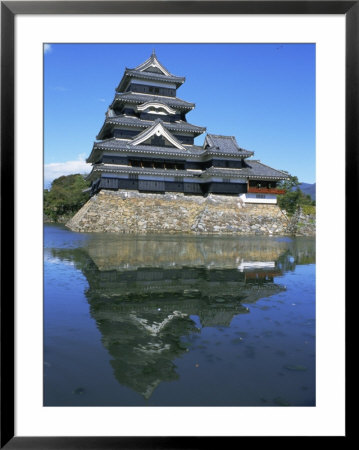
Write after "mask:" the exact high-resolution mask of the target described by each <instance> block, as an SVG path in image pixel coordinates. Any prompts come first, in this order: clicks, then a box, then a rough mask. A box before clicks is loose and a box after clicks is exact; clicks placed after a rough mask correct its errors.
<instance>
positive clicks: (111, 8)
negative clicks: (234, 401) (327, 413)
mask: <svg viewBox="0 0 359 450" xmlns="http://www.w3.org/2000/svg"><path fill="white" fill-rule="evenodd" d="M166 13H167V14H323V15H325V14H341V15H345V20H346V94H345V95H346V128H345V130H346V153H345V157H346V174H345V175H346V179H345V189H346V200H345V202H346V204H345V207H346V213H345V215H346V216H345V232H346V236H351V241H350V248H351V249H352V248H353V245H354V246H355V244H356V243H357V237H356V236H357V229H356V228H357V227H356V221H354V220H350V218H349V212H350V206H351V205H353V204H354V205H358V153H359V152H358V150H359V133H358V130H359V126H358V125H359V115H358V112H359V1H336V0H333V1H324V0H323V1H320V0H319V1H281V0H280V1H269V0H268V1H255V0H253V1H237V0H233V1H201V0H194V1H136V0H135V1H4V2H1V213H0V214H1V216H0V223H1V442H0V447H1V448H6V449H100V448H101V449H115V448H116V449H120V448H121V449H122V448H125V449H130V448H140V449H147V448H150V449H158V448H169V449H172V448H174V449H176V448H202V447H205V446H206V447H208V446H214V447H218V446H223V445H224V446H229V445H233V440H235V445H238V444H237V442H236V440H237V439H238V438H236V437H205V436H198V437H166V436H158V437H145V436H144V437H85V436H84V437H42V436H39V437H25V436H24V437H23V436H15V434H14V429H15V427H14V425H15V405H14V376H15V370H14V331H15V330H14V281H15V274H14V248H15V242H14V225H15V221H14V201H15V200H14V174H15V167H14V160H15V158H14V150H15V149H14V94H15V92H14V75H15V71H14V58H15V55H14V31H15V27H14V21H15V16H16V15H18V14H166ZM345 250H346V256H345V261H346V267H347V268H348V267H349V253H352V252H349V251H348V241H347V240H346V249H345ZM351 280H352V277H350V276H349V273H348V269H347V270H346V292H350V286H349V283H350V281H351ZM346 318H347V315H346ZM347 336H348V331H347V328H346V337H347ZM346 341H347V339H346ZM347 400H348V399H347ZM346 405H348V404H347V403H346ZM346 409H347V410H348V406H346ZM348 426H349V422H348V421H347V422H346V436H344V437H345V438H347V437H349V435H350V430H349V428H348ZM259 444H261V442H260V443H259Z"/></svg>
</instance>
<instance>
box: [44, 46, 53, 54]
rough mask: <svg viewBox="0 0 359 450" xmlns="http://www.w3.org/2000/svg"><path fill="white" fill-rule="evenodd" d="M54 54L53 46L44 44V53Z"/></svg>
mask: <svg viewBox="0 0 359 450" xmlns="http://www.w3.org/2000/svg"><path fill="white" fill-rule="evenodd" d="M50 52H52V46H51V44H44V53H45V55H46V53H50Z"/></svg>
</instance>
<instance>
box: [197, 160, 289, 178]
mask: <svg viewBox="0 0 359 450" xmlns="http://www.w3.org/2000/svg"><path fill="white" fill-rule="evenodd" d="M246 164H247V167H243V168H241V169H227V168H216V167H210V168H208V169H206V171H205V173H206V174H208V175H212V176H214V175H216V176H228V177H239V178H240V177H245V178H249V179H260V180H266V179H267V180H284V179H287V178H288V173H286V172H282V171H280V170H276V169H272V168H271V167H269V166H267V165H265V164H262V163H261V162H260V161H251V160H250V159H249V160H246Z"/></svg>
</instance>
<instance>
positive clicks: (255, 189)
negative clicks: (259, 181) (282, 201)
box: [248, 186, 285, 194]
mask: <svg viewBox="0 0 359 450" xmlns="http://www.w3.org/2000/svg"><path fill="white" fill-rule="evenodd" d="M248 193H250V194H285V190H284V189H278V188H266V187H251V186H249V187H248Z"/></svg>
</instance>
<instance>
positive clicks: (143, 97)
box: [111, 92, 196, 111]
mask: <svg viewBox="0 0 359 450" xmlns="http://www.w3.org/2000/svg"><path fill="white" fill-rule="evenodd" d="M149 101H151V102H160V103H165V104H166V105H168V106H172V107H173V108H177V109H186V110H188V111H189V110H191V109H193V108H194V107H195V106H196V105H195V104H194V103H189V102H186V101H185V100H182V99H180V98H177V97H165V96H163V95H149V94H138V93H137V92H124V93H122V94H119V93H117V94H116V95H115V98H114V100H113V102H112V105H113V104H114V103H115V102H124V103H135V104H137V105H139V104H141V103H146V102H149ZM112 105H111V107H112Z"/></svg>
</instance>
